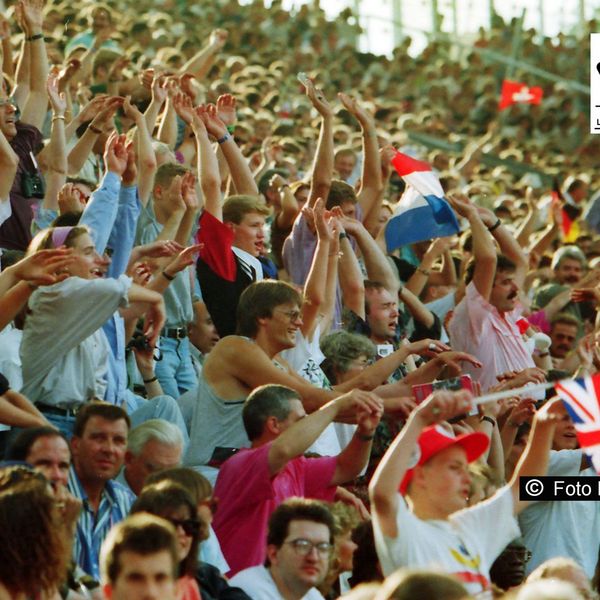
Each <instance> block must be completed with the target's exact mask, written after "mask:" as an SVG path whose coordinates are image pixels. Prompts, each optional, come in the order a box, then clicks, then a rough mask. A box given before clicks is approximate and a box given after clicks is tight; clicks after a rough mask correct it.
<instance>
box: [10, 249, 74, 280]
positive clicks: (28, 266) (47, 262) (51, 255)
mask: <svg viewBox="0 0 600 600" xmlns="http://www.w3.org/2000/svg"><path fill="white" fill-rule="evenodd" d="M74 260H75V258H74V256H73V251H72V250H71V249H70V248H55V249H52V250H39V251H38V252H35V253H34V254H31V255H30V256H27V257H26V258H24V259H22V260H20V261H19V262H17V263H15V264H14V265H13V266H12V267H11V268H12V269H13V272H14V274H15V276H16V277H17V278H18V279H21V280H22V281H27V282H28V283H30V284H32V285H52V284H53V283H58V282H59V281H63V279H66V278H67V277H68V276H69V275H68V273H65V272H64V269H65V268H66V267H68V266H69V265H70V264H72V263H73V262H74Z"/></svg>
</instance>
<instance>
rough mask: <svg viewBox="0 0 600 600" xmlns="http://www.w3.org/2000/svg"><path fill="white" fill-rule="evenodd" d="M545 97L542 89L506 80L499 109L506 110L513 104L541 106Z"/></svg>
mask: <svg viewBox="0 0 600 600" xmlns="http://www.w3.org/2000/svg"><path fill="white" fill-rule="evenodd" d="M543 95H544V92H543V90H542V88H541V87H528V86H527V84H526V83H521V82H519V81H510V80H509V79H505V80H504V81H503V82H502V91H501V92H500V104H499V106H498V108H499V109H500V110H504V109H505V108H508V107H509V106H511V105H513V104H539V103H540V102H541V101H542V96H543Z"/></svg>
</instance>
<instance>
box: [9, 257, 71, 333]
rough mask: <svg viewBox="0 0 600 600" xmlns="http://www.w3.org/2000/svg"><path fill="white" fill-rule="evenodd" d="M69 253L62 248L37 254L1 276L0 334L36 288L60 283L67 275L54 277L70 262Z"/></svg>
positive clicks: (15, 265)
mask: <svg viewBox="0 0 600 600" xmlns="http://www.w3.org/2000/svg"><path fill="white" fill-rule="evenodd" d="M71 254H72V253H71V251H70V250H66V249H64V248H59V249H55V250H42V251H40V252H36V253H35V254H32V255H30V256H28V257H26V258H24V259H22V260H20V261H19V262H17V263H15V264H14V265H12V266H11V267H7V268H6V269H4V270H3V271H2V273H1V274H0V331H1V330H2V329H4V327H6V326H7V325H8V324H9V323H10V322H11V321H12V320H13V319H14V318H15V317H16V316H17V315H18V314H19V312H20V311H21V309H22V308H23V307H24V306H25V304H26V303H27V301H28V300H29V297H30V296H31V294H32V292H33V290H34V289H35V288H36V287H37V286H39V285H52V284H54V283H57V282H59V281H62V280H63V279H65V277H67V275H66V274H64V273H63V274H62V275H57V273H59V272H60V271H61V270H64V268H65V267H67V266H68V265H70V264H71V263H72V262H73V258H72V256H71Z"/></svg>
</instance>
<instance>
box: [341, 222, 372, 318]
mask: <svg viewBox="0 0 600 600" xmlns="http://www.w3.org/2000/svg"><path fill="white" fill-rule="evenodd" d="M338 222H339V224H340V233H339V243H340V259H339V264H338V275H339V279H340V288H341V290H342V301H343V303H344V306H345V307H346V308H348V309H349V310H351V311H352V312H354V313H356V314H357V315H358V316H359V317H360V318H361V319H364V318H365V284H364V277H363V274H362V271H361V270H360V265H359V264H358V258H357V257H356V253H355V252H354V248H352V244H351V243H350V239H349V237H348V234H347V233H346V231H345V229H344V225H343V223H342V219H339V221H338Z"/></svg>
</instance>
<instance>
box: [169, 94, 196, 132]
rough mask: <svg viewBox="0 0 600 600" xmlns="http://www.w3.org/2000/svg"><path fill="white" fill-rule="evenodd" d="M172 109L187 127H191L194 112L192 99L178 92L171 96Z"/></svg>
mask: <svg viewBox="0 0 600 600" xmlns="http://www.w3.org/2000/svg"><path fill="white" fill-rule="evenodd" d="M173 108H174V109H175V112H176V113H177V115H178V116H179V118H180V119H182V120H183V121H185V122H186V123H187V124H188V125H191V124H192V122H193V121H194V117H195V115H196V112H195V110H194V105H193V104H192V99H191V98H190V97H189V96H188V95H187V94H184V93H183V92H179V93H177V94H175V95H174V96H173Z"/></svg>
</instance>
